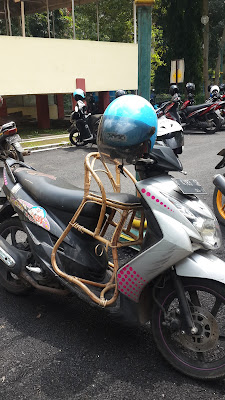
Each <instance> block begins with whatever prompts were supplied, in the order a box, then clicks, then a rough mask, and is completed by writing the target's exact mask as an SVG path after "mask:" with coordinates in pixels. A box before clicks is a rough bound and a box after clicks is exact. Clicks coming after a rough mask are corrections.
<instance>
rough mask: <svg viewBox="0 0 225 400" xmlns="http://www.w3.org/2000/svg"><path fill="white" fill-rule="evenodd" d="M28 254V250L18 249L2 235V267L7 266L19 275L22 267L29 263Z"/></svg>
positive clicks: (0, 263) (0, 240)
mask: <svg viewBox="0 0 225 400" xmlns="http://www.w3.org/2000/svg"><path fill="white" fill-rule="evenodd" d="M28 256H29V253H28V252H27V251H23V250H18V249H16V248H15V247H14V246H11V244H9V243H8V242H7V241H6V240H5V239H4V238H3V237H2V236H0V268H6V269H7V270H8V271H10V272H13V273H14V274H16V275H19V274H20V272H21V270H22V268H23V267H25V266H26V265H27V259H28Z"/></svg>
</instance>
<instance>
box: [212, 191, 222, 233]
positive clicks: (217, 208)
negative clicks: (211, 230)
mask: <svg viewBox="0 0 225 400" xmlns="http://www.w3.org/2000/svg"><path fill="white" fill-rule="evenodd" d="M213 210H214V213H215V216H216V218H217V219H218V221H219V222H220V223H221V224H223V225H225V196H224V195H223V193H222V192H221V191H220V190H219V189H217V188H216V187H215V189H214V192H213Z"/></svg>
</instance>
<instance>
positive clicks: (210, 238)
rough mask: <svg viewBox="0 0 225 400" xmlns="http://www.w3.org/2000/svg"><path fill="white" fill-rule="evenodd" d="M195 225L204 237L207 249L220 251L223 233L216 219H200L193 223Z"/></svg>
mask: <svg viewBox="0 0 225 400" xmlns="http://www.w3.org/2000/svg"><path fill="white" fill-rule="evenodd" d="M193 225H194V227H195V229H197V231H198V232H199V233H200V235H201V236H202V239H203V240H204V244H205V246H206V247H207V248H209V249H218V248H219V247H220V246H221V244H222V240H221V231H220V227H219V224H218V222H217V219H216V218H213V219H209V218H202V217H198V218H196V220H195V221H193Z"/></svg>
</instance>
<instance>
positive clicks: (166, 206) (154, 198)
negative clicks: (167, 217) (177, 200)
mask: <svg viewBox="0 0 225 400" xmlns="http://www.w3.org/2000/svg"><path fill="white" fill-rule="evenodd" d="M141 193H143V194H145V195H146V196H147V197H148V198H149V199H150V200H153V201H156V203H158V204H159V205H160V206H161V207H164V208H165V209H167V210H168V211H172V212H174V210H172V208H170V207H168V205H167V204H166V203H163V202H162V201H160V200H159V199H157V197H156V196H154V195H151V193H150V192H147V191H146V189H141Z"/></svg>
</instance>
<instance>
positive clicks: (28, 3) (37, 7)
mask: <svg viewBox="0 0 225 400" xmlns="http://www.w3.org/2000/svg"><path fill="white" fill-rule="evenodd" d="M20 2H21V0H9V9H10V14H11V16H12V17H16V16H19V15H21V8H20ZM4 3H5V5H4ZM6 3H7V2H6V0H3V1H1V2H0V18H4V15H5V7H6ZM47 3H48V9H49V10H51V11H52V10H58V9H59V8H72V0H48V1H47V0H24V8H25V14H35V13H42V12H45V11H46V10H47ZM90 3H96V0H74V5H75V6H79V5H83V4H90Z"/></svg>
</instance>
